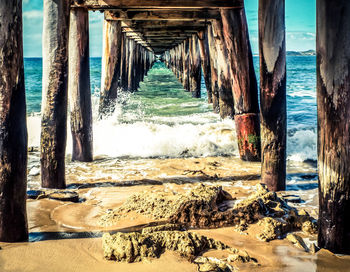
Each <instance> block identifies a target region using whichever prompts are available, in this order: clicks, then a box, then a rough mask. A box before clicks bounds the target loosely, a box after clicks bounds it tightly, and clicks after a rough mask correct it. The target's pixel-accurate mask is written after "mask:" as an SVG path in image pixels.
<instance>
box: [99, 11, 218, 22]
mask: <svg viewBox="0 0 350 272" xmlns="http://www.w3.org/2000/svg"><path fill="white" fill-rule="evenodd" d="M105 14H106V19H107V20H123V21H126V20H143V21H145V20H149V21H154V20H157V21H159V20H164V21H193V20H198V21H199V20H204V21H205V20H210V19H218V18H220V13H219V11H218V10H217V9H202V10H200V11H198V10H174V9H172V10H171V9H170V10H169V9H164V10H108V11H106V12H105Z"/></svg>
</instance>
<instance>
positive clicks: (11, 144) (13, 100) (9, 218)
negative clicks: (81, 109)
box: [0, 0, 28, 242]
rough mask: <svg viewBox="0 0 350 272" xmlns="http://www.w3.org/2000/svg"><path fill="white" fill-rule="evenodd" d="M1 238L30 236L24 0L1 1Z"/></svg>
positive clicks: (4, 240)
mask: <svg viewBox="0 0 350 272" xmlns="http://www.w3.org/2000/svg"><path fill="white" fill-rule="evenodd" d="M0 48H1V50H0V71H1V77H0V241H1V242H20V241H26V240H27V239H28V226H27V215H26V195H27V124H26V102H25V87H24V69H23V38H22V1H21V0H12V1H1V3H0Z"/></svg>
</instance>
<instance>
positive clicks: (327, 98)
mask: <svg viewBox="0 0 350 272" xmlns="http://www.w3.org/2000/svg"><path fill="white" fill-rule="evenodd" d="M349 17H350V2H349V1H348V0H335V1H326V0H318V1H317V31H316V32H317V45H316V50H317V115H318V178H319V207H320V209H319V226H318V229H319V232H318V245H319V246H320V247H323V248H326V249H328V250H330V251H332V252H334V253H339V254H350V217H349V214H350V160H349V157H350V138H349V135H350V133H349V127H350V78H349V74H350V46H349V44H350V32H349V29H350V20H349Z"/></svg>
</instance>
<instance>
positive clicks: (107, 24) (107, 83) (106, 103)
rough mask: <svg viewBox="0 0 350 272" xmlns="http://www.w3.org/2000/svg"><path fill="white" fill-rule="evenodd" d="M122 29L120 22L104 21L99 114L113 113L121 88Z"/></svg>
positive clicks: (101, 115)
mask: <svg viewBox="0 0 350 272" xmlns="http://www.w3.org/2000/svg"><path fill="white" fill-rule="evenodd" d="M121 36H122V29H121V22H120V21H109V20H104V24H103V55H102V75H101V92H100V104H99V114H100V118H101V117H103V116H104V115H108V114H111V113H113V111H114V107H115V103H116V99H117V96H118V88H119V86H120V58H121V40H122V37H121Z"/></svg>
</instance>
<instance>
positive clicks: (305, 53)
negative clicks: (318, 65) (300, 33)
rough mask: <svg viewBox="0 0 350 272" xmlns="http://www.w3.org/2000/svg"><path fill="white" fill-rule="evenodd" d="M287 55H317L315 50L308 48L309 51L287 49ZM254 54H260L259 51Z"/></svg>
mask: <svg viewBox="0 0 350 272" xmlns="http://www.w3.org/2000/svg"><path fill="white" fill-rule="evenodd" d="M286 54H287V56H316V51H315V50H307V51H287V52H286ZM253 55H254V56H259V53H254V54H253Z"/></svg>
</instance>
